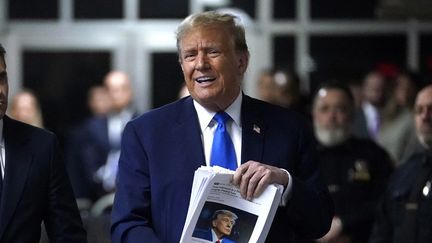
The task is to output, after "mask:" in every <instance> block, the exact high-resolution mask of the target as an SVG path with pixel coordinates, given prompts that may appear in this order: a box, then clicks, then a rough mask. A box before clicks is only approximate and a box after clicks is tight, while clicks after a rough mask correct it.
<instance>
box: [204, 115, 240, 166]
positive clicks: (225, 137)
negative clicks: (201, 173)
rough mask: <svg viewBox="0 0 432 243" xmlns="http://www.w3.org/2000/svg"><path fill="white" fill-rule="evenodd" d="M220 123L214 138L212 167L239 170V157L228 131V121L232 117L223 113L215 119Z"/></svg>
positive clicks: (211, 158)
mask: <svg viewBox="0 0 432 243" xmlns="http://www.w3.org/2000/svg"><path fill="white" fill-rule="evenodd" d="M213 119H215V120H216V121H217V123H218V125H217V127H216V131H215V134H214V137H213V145H212V150H211V157H210V165H218V166H221V167H224V168H227V169H230V170H235V169H237V157H236V153H235V149H234V144H233V142H232V140H231V137H230V135H229V133H228V131H227V129H226V126H225V125H226V124H225V123H226V121H228V120H229V119H231V117H230V116H229V115H228V114H227V113H225V112H223V111H221V112H218V113H216V115H215V116H214V117H213Z"/></svg>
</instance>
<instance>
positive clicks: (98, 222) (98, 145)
mask: <svg viewBox="0 0 432 243" xmlns="http://www.w3.org/2000/svg"><path fill="white" fill-rule="evenodd" d="M95 96H98V97H95ZM132 99H133V92H132V86H131V82H130V79H129V77H128V75H127V74H126V73H124V72H120V71H111V72H109V73H107V74H106V76H105V77H104V80H103V86H95V87H93V88H92V89H90V90H89V99H88V101H89V103H88V105H89V109H90V110H92V111H93V116H92V117H90V118H88V119H87V120H85V121H84V122H83V123H82V124H81V125H79V126H78V127H77V128H75V129H74V130H73V132H72V134H71V135H70V136H69V143H68V148H67V149H68V153H67V156H68V157H67V158H68V171H69V173H70V175H71V181H72V186H73V189H74V192H75V195H76V197H77V203H78V206H79V208H80V210H81V215H82V218H83V222H84V226H85V227H86V229H87V232H88V240H89V242H91V243H93V242H94V243H102V242H110V241H109V239H110V236H109V227H110V210H111V206H112V202H113V200H114V191H115V181H116V176H117V164H118V158H119V155H120V143H121V136H122V133H123V128H124V126H125V125H126V123H127V122H128V121H129V120H130V119H132V118H133V117H134V116H136V112H135V109H134V108H133V107H132V105H131V104H132ZM92 100H93V101H95V100H97V101H96V102H94V103H92V102H91V101H92ZM102 101H104V102H102ZM99 102H101V103H104V104H103V105H102V106H101V107H102V109H101V107H99V108H94V107H93V108H92V107H91V105H92V104H93V105H95V103H99ZM96 106H97V105H96ZM107 110H109V112H108V113H105V112H106V111H107ZM103 111H104V112H103ZM103 113H105V114H103Z"/></svg>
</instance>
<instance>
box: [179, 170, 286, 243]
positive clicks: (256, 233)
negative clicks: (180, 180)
mask: <svg viewBox="0 0 432 243" xmlns="http://www.w3.org/2000/svg"><path fill="white" fill-rule="evenodd" d="M233 174H234V171H231V170H227V169H224V168H221V167H209V166H202V167H200V168H198V169H197V170H196V171H195V175H194V181H193V185H192V193H191V198H190V201H189V209H188V214H187V217H186V222H185V226H184V228H183V233H182V236H181V240H180V242H181V243H191V242H201V243H205V242H215V238H214V237H215V233H214V230H215V229H214V224H215V223H214V221H213V220H214V218H213V216H214V213H215V212H216V211H218V210H223V211H225V212H226V211H229V212H231V213H232V214H234V215H235V223H234V226H233V227H232V229H231V232H230V234H229V235H225V236H224V242H236V243H247V242H251V243H252V242H253V243H255V242H258V243H259V242H264V241H265V239H266V237H267V234H268V231H269V229H270V226H271V223H272V221H273V218H274V215H275V213H276V210H277V207H278V205H279V203H280V200H281V196H282V192H283V187H282V186H281V185H269V186H268V187H267V188H266V189H265V190H264V192H263V193H262V194H261V195H260V196H259V197H257V198H254V199H253V200H251V201H248V200H246V199H244V198H242V197H241V195H240V190H239V188H238V187H236V186H234V185H233V184H232V183H231V181H232V177H233ZM212 228H213V233H212ZM203 232H208V233H203ZM204 235H205V236H204ZM211 236H213V239H212V238H211Z"/></svg>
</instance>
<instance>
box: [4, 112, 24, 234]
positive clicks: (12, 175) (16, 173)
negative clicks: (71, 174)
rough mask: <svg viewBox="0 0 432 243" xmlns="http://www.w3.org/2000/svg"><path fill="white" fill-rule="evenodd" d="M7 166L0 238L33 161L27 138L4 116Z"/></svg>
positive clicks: (13, 210) (19, 196)
mask: <svg viewBox="0 0 432 243" xmlns="http://www.w3.org/2000/svg"><path fill="white" fill-rule="evenodd" d="M3 119H4V129H3V133H4V138H5V151H6V168H5V177H4V181H3V194H2V197H1V204H0V218H1V221H0V222H1V223H0V238H1V237H2V235H3V233H4V230H5V229H6V226H7V224H8V222H9V221H10V220H11V217H12V215H13V214H14V212H15V208H16V206H17V205H18V202H19V200H20V198H21V194H22V192H23V189H24V185H25V182H26V180H27V176H28V172H29V169H30V165H31V162H32V159H31V154H30V150H29V149H28V144H27V141H26V138H25V137H24V136H23V134H22V130H21V129H17V127H16V126H15V125H16V123H15V121H13V120H10V119H8V118H7V117H4V118H3Z"/></svg>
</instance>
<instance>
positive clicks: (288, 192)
mask: <svg viewBox="0 0 432 243" xmlns="http://www.w3.org/2000/svg"><path fill="white" fill-rule="evenodd" d="M280 169H281V170H282V171H284V172H285V173H287V175H288V185H287V186H286V188H285V190H284V192H283V194H282V199H281V202H280V204H279V206H281V207H285V206H286V205H287V203H288V200H290V198H291V191H292V187H293V183H292V177H291V174H290V173H289V172H288V171H287V170H285V169H282V168H280Z"/></svg>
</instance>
